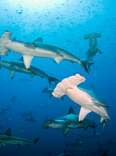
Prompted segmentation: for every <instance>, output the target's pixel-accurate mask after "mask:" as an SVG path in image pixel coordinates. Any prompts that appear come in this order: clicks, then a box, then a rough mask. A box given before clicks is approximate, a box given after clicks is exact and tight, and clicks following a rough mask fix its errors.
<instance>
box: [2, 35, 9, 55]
mask: <svg viewBox="0 0 116 156" xmlns="http://www.w3.org/2000/svg"><path fill="white" fill-rule="evenodd" d="M10 34H11V33H10V32H5V33H4V34H3V35H2V37H1V38H0V55H6V53H7V51H8V49H7V48H6V47H5V45H6V43H7V41H8V40H9V38H10Z"/></svg>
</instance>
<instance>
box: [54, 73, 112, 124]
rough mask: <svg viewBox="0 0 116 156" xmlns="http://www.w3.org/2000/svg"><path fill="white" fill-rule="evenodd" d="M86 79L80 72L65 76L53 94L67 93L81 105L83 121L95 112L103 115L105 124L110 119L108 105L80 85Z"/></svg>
mask: <svg viewBox="0 0 116 156" xmlns="http://www.w3.org/2000/svg"><path fill="white" fill-rule="evenodd" d="M85 80H86V79H85V77H83V76H81V75H80V74H75V75H74V76H70V77H68V78H65V79H64V80H62V81H61V82H59V83H58V84H57V85H56V88H55V89H54V91H53V92H52V95H53V96H54V97H56V98H60V97H62V96H64V95H67V96H68V97H69V98H70V99H71V100H72V101H73V102H74V103H76V104H78V105H80V106H81V109H80V113H79V121H83V120H84V119H85V117H86V116H87V114H88V113H90V112H94V113H97V114H98V115H99V116H100V117H101V123H103V125H105V123H106V122H107V121H108V120H109V119H110V117H109V115H108V113H107V110H106V106H105V105H104V104H103V103H102V102H100V101H99V100H97V98H96V97H94V96H93V95H91V94H90V93H88V92H87V91H86V90H84V89H82V88H80V87H78V85H80V84H81V83H83V82H84V81H85Z"/></svg>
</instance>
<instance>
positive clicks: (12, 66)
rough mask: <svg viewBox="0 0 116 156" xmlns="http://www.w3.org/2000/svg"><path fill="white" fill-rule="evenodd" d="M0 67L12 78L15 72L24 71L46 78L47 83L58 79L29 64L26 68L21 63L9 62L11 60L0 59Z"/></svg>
mask: <svg viewBox="0 0 116 156" xmlns="http://www.w3.org/2000/svg"><path fill="white" fill-rule="evenodd" d="M0 68H6V69H8V70H9V71H10V77H11V78H12V79H13V78H14V76H15V73H16V72H21V73H25V74H28V75H30V76H31V77H32V76H39V77H41V78H46V79H47V80H48V82H49V83H51V82H58V79H57V78H55V77H51V76H49V75H48V74H46V73H45V72H44V71H42V70H40V69H38V68H36V67H33V66H31V67H30V68H29V69H26V68H25V66H24V65H23V63H18V62H11V61H0Z"/></svg>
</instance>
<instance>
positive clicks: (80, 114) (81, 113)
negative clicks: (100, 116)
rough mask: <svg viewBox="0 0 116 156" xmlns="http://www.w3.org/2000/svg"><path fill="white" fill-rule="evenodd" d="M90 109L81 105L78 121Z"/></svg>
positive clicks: (83, 117) (82, 118)
mask: <svg viewBox="0 0 116 156" xmlns="http://www.w3.org/2000/svg"><path fill="white" fill-rule="evenodd" d="M90 112H91V111H90V110H88V109H86V108H84V107H81V109H80V113H79V121H82V120H84V119H85V117H86V116H87V114H88V113H90Z"/></svg>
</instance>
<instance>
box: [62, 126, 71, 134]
mask: <svg viewBox="0 0 116 156" xmlns="http://www.w3.org/2000/svg"><path fill="white" fill-rule="evenodd" d="M69 131H70V128H68V127H67V126H64V128H63V134H64V135H67V134H68V133H69Z"/></svg>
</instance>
